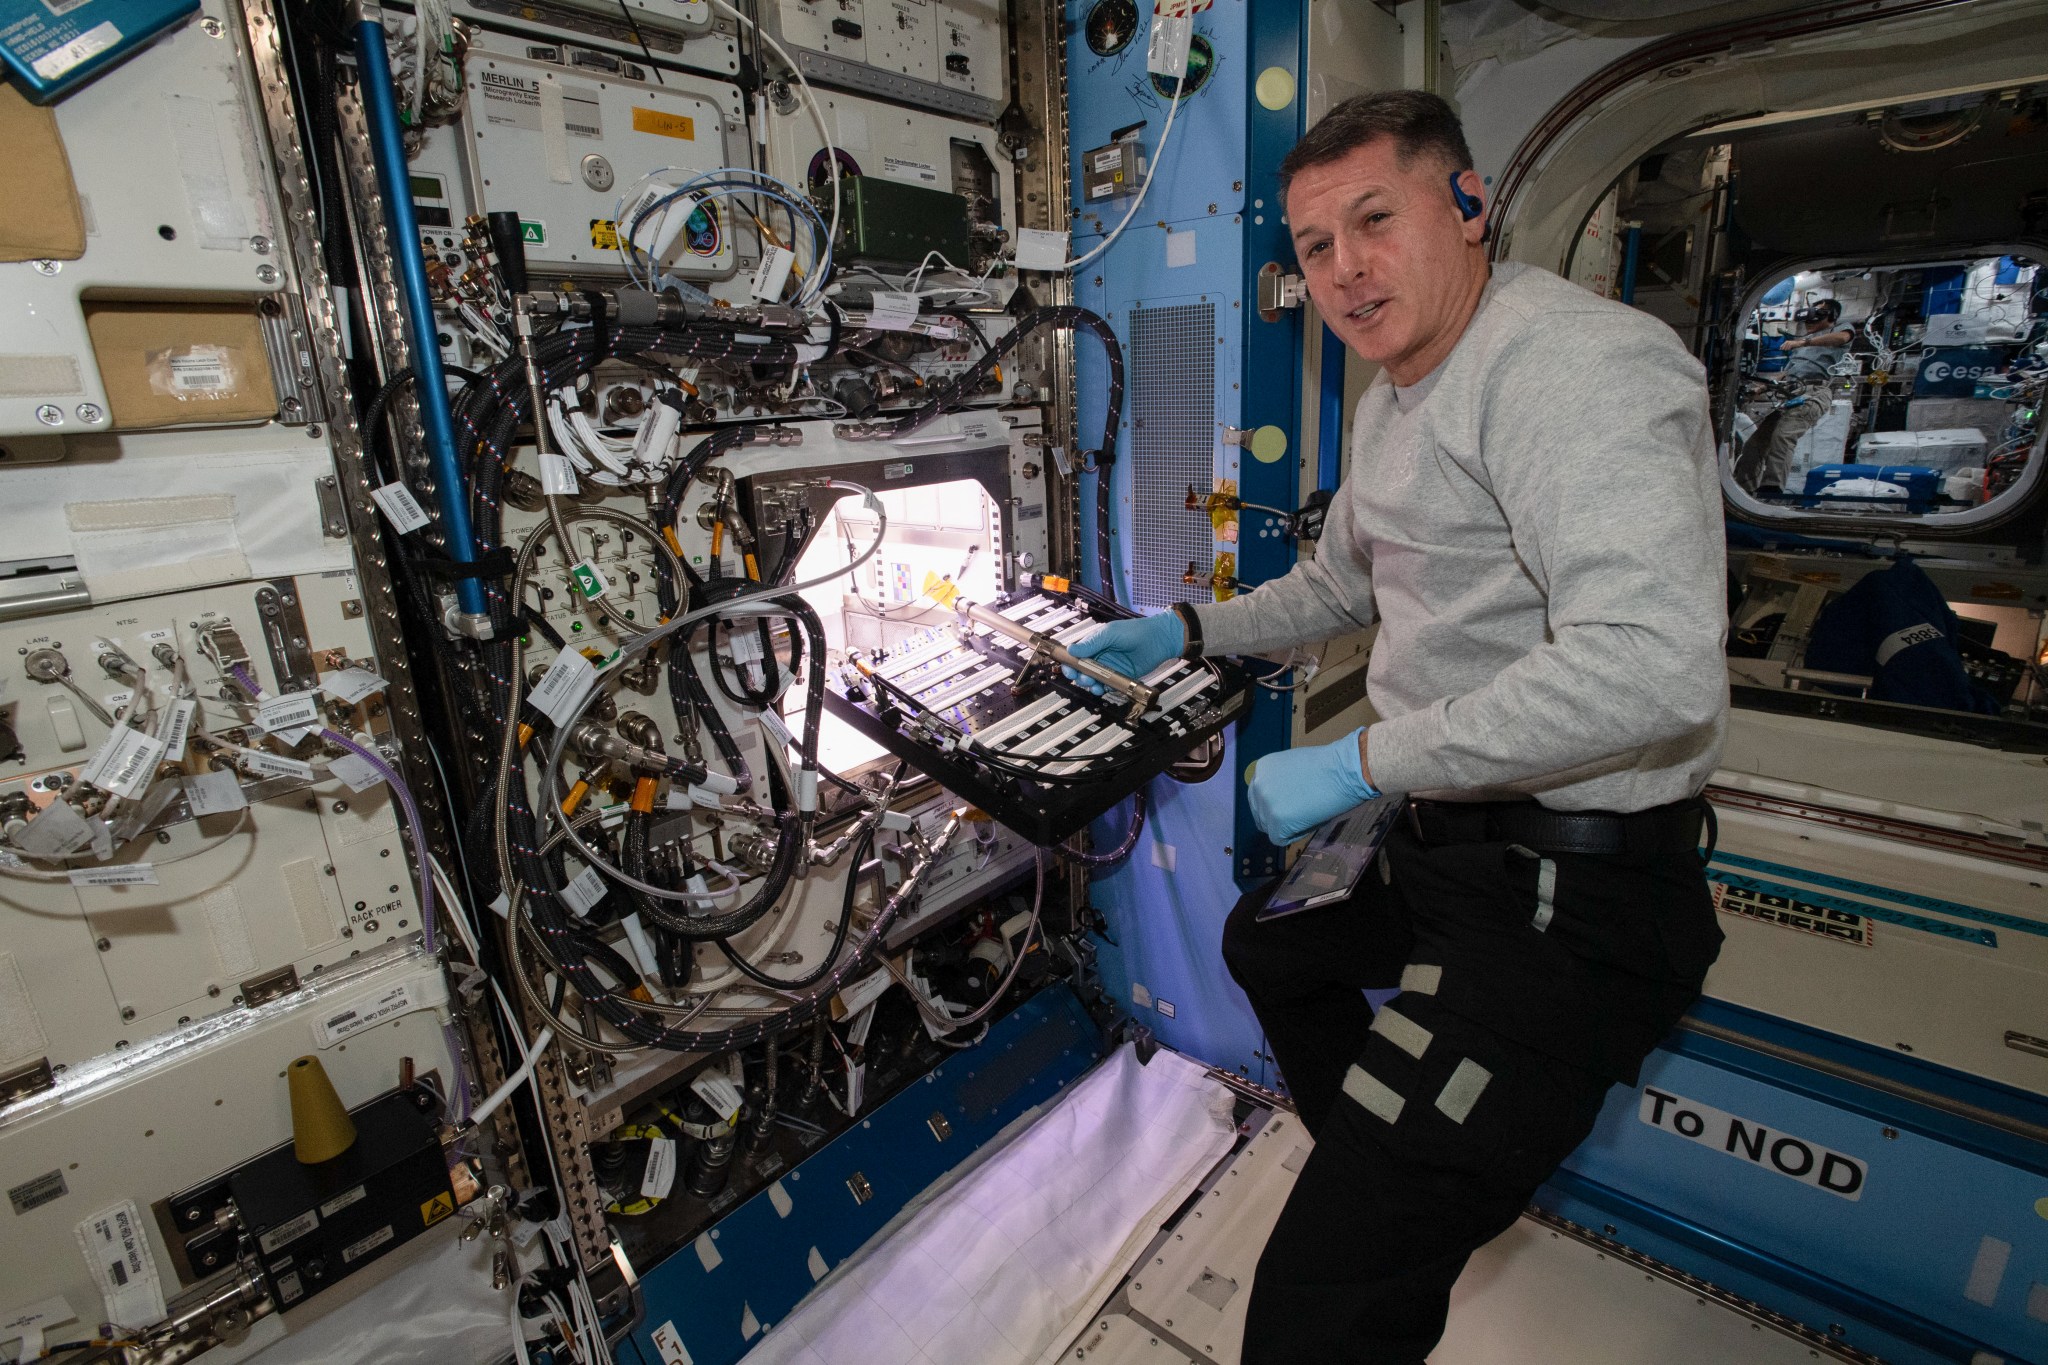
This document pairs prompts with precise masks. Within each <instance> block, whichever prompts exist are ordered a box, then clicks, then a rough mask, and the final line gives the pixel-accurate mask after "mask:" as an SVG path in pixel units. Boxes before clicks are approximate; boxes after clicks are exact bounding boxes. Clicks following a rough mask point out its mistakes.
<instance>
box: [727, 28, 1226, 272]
mask: <svg viewBox="0 0 2048 1365" xmlns="http://www.w3.org/2000/svg"><path fill="white" fill-rule="evenodd" d="M721 2H722V0H721ZM1187 78H1188V73H1187V68H1186V67H1185V66H1183V67H1182V68H1181V71H1180V74H1179V75H1177V76H1175V77H1174V78H1173V99H1172V101H1171V102H1170V103H1169V104H1168V105H1167V108H1166V126H1165V127H1164V128H1161V129H1160V130H1159V145H1158V146H1157V147H1155V148H1153V149H1152V159H1151V160H1150V161H1147V162H1146V163H1145V179H1144V180H1143V181H1142V182H1140V183H1139V185H1138V197H1137V198H1135V199H1133V200H1131V206H1130V207H1129V208H1128V209H1125V210H1124V218H1123V221H1122V222H1120V223H1118V224H1117V225H1116V226H1115V227H1114V228H1111V229H1110V233H1109V236H1107V237H1104V238H1103V239H1102V240H1101V241H1099V242H1097V243H1096V244H1095V245H1094V246H1093V247H1091V248H1090V249H1089V251H1088V254H1087V255H1085V256H1076V257H1075V258H1074V259H1073V260H1071V261H1066V262H1063V263H1062V264H1061V265H1059V266H1058V267H1057V268H1058V269H1060V270H1079V269H1080V268H1081V267H1082V266H1084V265H1086V264H1088V262H1090V261H1092V260H1094V259H1095V258H1096V257H1097V256H1100V255H1101V254H1102V253H1103V252H1105V251H1107V250H1109V248H1110V247H1111V245H1112V244H1114V243H1115V241H1116V239H1117V238H1119V237H1121V236H1123V233H1124V229H1125V228H1127V227H1129V226H1130V225H1131V220H1132V219H1133V218H1136V217H1137V216H1138V210H1139V209H1140V208H1142V207H1144V204H1145V193H1146V191H1148V190H1150V189H1151V188H1152V177H1153V176H1154V175H1156V174H1158V171H1159V163H1160V162H1162V161H1164V160H1166V140H1167V139H1168V138H1170V137H1172V136H1173V121H1174V119H1175V118H1177V117H1178V116H1179V114H1180V104H1181V99H1180V89H1181V86H1182V84H1183V83H1185V82H1186V80H1187ZM1016 263H1017V260H1016V257H1015V256H1012V257H1010V258H1009V260H1008V261H1007V262H1006V264H1009V265H1013V266H1014V265H1015V264H1016Z"/></svg>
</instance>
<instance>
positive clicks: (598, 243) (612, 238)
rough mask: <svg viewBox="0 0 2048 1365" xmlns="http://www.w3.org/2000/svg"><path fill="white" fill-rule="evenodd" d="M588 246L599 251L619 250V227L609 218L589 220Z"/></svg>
mask: <svg viewBox="0 0 2048 1365" xmlns="http://www.w3.org/2000/svg"><path fill="white" fill-rule="evenodd" d="M590 244H591V245H592V246H594V247H596V248H597V249H598V250H599V251H617V250H618V249H619V225H618V224H617V223H615V222H613V221H612V220H611V219H609V218H593V219H591V220H590Z"/></svg>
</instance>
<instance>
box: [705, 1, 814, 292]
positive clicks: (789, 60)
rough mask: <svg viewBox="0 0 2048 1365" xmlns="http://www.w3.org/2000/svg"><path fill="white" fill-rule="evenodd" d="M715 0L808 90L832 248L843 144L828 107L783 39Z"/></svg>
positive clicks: (806, 94) (728, 3) (805, 90)
mask: <svg viewBox="0 0 2048 1365" xmlns="http://www.w3.org/2000/svg"><path fill="white" fill-rule="evenodd" d="M711 3H712V4H713V5H715V6H717V7H718V8H719V9H722V10H724V11H725V12H726V13H727V14H730V15H731V16H732V17H733V18H735V19H737V20H738V21H739V22H741V23H743V24H745V25H746V26H747V27H749V28H751V29H753V30H754V38H755V40H756V41H758V42H761V43H764V44H766V45H767V47H768V50H769V51H771V52H773V53H774V54H775V55H776V56H777V57H779V58H781V60H782V64H783V65H784V66H786V67H788V68H789V74H790V75H792V76H795V77H796V83H797V86H798V88H800V89H801V90H802V91H803V92H804V103H805V104H807V105H809V106H810V110H811V121H812V122H813V123H816V124H817V125H818V136H819V137H820V138H822V139H823V140H824V143H825V168H826V169H827V170H828V171H830V172H831V175H832V225H831V227H830V229H829V230H828V231H827V233H826V239H825V240H826V245H827V247H828V248H829V247H830V246H831V244H833V243H835V242H837V241H838V240H839V148H838V147H837V146H836V145H834V143H833V141H832V129H831V128H830V127H829V126H828V125H827V123H826V121H825V108H824V106H823V105H821V104H819V103H818V97H817V95H816V94H815V93H813V92H812V90H811V83H810V82H809V81H807V80H805V79H804V71H803V68H802V67H800V66H798V65H797V64H796V59H795V58H793V57H791V56H790V55H789V52H788V50H787V49H786V48H784V47H783V46H782V44H781V43H778V42H776V41H775V38H774V36H773V35H771V34H770V33H768V31H767V30H765V29H763V28H762V27H761V26H760V25H759V24H757V23H755V22H754V21H753V20H752V19H749V18H748V17H747V16H746V15H744V14H742V13H740V12H739V11H738V10H736V9H734V8H733V7H732V4H731V0H711ZM817 273H818V274H820V275H822V274H823V273H824V272H823V271H819V272H817ZM817 284H818V287H819V288H820V289H822V288H824V287H825V282H824V280H822V279H820V280H818V281H817Z"/></svg>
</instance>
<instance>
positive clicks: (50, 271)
mask: <svg viewBox="0 0 2048 1365" xmlns="http://www.w3.org/2000/svg"><path fill="white" fill-rule="evenodd" d="M35 267H36V274H38V275H54V274H56V273H57V272H58V271H60V270H62V269H63V268H64V262H62V261H37V262H36V263H35Z"/></svg>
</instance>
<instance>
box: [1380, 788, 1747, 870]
mask: <svg viewBox="0 0 2048 1365" xmlns="http://www.w3.org/2000/svg"><path fill="white" fill-rule="evenodd" d="M1710 818H1711V816H1710V813H1709V812H1708V810H1707V803H1706V802H1705V801H1704V800H1701V799H1698V798H1694V799H1692V800H1688V801H1674V802H1672V803H1671V804H1670V805H1668V806H1656V807H1653V808H1651V809H1649V810H1642V811H1631V812H1629V813H1627V814H1617V813H1615V812H1613V811H1585V810H1573V811H1565V810H1549V809H1547V808H1545V807H1543V806H1540V805H1538V804H1537V803H1536V802H1534V801H1471V802H1465V801H1410V802H1409V803H1408V829H1409V831H1410V832H1411V833H1412V834H1414V836H1415V838H1416V840H1417V841H1418V842H1419V843H1421V844H1422V845H1423V846H1424V847H1426V848H1442V847H1444V846H1446V845H1451V844H1499V843H1505V844H1520V845H1522V846H1523V847H1524V848H1528V849H1531V850H1533V851H1535V852H1537V853H1609V854H1613V853H1623V854H1635V855H1639V856H1645V855H1654V854H1661V853H1669V852H1672V851H1673V850H1676V849H1681V848H1683V849H1697V848H1699V845H1700V833H1701V831H1702V829H1703V828H1704V827H1706V825H1707V823H1708V821H1709V820H1710Z"/></svg>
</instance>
